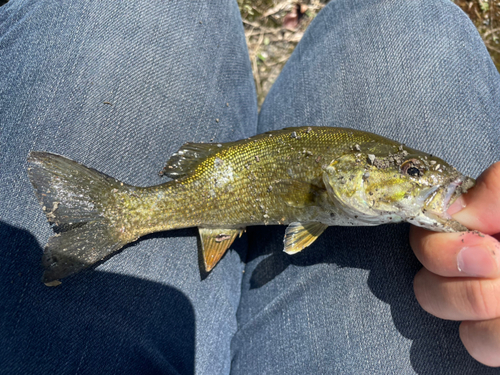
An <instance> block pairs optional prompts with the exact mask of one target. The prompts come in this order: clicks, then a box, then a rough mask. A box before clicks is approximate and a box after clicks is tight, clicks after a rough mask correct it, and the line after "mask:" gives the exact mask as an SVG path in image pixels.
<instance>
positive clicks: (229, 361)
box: [0, 0, 500, 374]
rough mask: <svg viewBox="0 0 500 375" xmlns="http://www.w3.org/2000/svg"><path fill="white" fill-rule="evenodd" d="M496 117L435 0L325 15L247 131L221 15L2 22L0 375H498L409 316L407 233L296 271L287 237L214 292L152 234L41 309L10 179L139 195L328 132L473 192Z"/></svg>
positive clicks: (234, 23) (467, 45) (115, 11)
mask: <svg viewBox="0 0 500 375" xmlns="http://www.w3.org/2000/svg"><path fill="white" fill-rule="evenodd" d="M108 103H109V104H108ZM499 103H500V79H499V76H498V73H497V71H496V70H495V68H494V66H493V64H492V63H491V61H490V58H489V56H488V54H487V52H486V50H485V47H484V45H483V44H482V42H481V39H480V37H479V36H478V35H477V32H476V30H475V29H474V27H473V26H472V25H471V23H470V22H469V21H468V19H467V18H466V16H465V15H464V14H463V13H461V12H460V11H459V10H458V9H457V8H456V7H455V6H454V5H453V4H451V3H450V2H448V1H447V0H443V1H435V0H433V1H411V2H410V1H408V2H402V1H381V0H379V1H370V0H364V1H347V0H341V1H331V2H330V4H329V5H328V6H327V7H326V8H325V9H324V11H322V12H321V13H320V14H319V15H318V16H317V17H316V19H315V20H314V21H313V23H312V24H311V26H310V28H309V29H308V31H307V33H306V35H305V36H304V38H303V40H302V41H301V42H300V44H299V45H298V46H297V48H296V51H295V52H294V54H293V56H292V58H291V59H290V61H289V62H288V63H287V65H286V67H285V69H284V70H283V72H282V74H281V76H280V77H279V79H278V81H277V82H276V84H275V85H274V86H273V88H272V90H271V92H270V94H269V95H268V97H267V98H266V101H265V103H264V105H263V108H262V111H261V113H260V116H259V119H258V121H257V106H256V98H255V90H254V84H253V79H252V75H251V70H250V63H249V61H248V54H247V50H246V45H245V39H244V35H243V29H242V26H241V19H240V16H239V12H238V8H237V5H236V3H235V2H234V1H232V2H222V1H218V2H208V1H204V0H200V1H162V2H160V1H150V2H116V1H95V2H94V1H86V2H69V1H68V2H66V3H63V2H54V1H16V0H11V1H10V2H9V3H8V4H7V5H6V6H4V7H2V8H0V129H1V137H0V139H1V153H0V168H1V172H0V173H1V176H0V202H1V203H2V204H1V206H0V220H1V222H0V239H1V240H0V241H1V242H0V244H1V245H0V249H1V250H0V260H1V263H0V264H1V270H0V283H1V285H2V289H0V300H1V301H2V304H1V305H0V373H6V374H52V373H58V374H74V373H77V374H95V373H121V374H129V373H130V374H137V373H141V374H142V373H173V374H175V373H182V374H190V373H197V374H227V373H230V372H232V373H234V374H239V373H241V374H264V373H269V374H298V373H307V374H315V373H316V374H323V373H324V374H327V373H366V374H373V373H383V374H387V373H394V374H411V373H419V374H488V373H498V370H495V369H489V368H486V367H485V366H482V365H480V364H479V363H477V362H475V361H474V360H473V359H472V358H471V357H470V356H469V355H468V354H467V353H466V351H465V349H464V348H463V346H462V344H461V343H460V340H459V338H458V324H457V323H455V322H447V321H443V320H439V319H437V318H433V317H432V316H430V315H429V314H427V313H425V312H424V311H423V310H422V309H421V308H420V307H419V306H418V304H417V302H416V299H415V297H414V295H413V290H412V279H413V277H414V275H415V273H416V271H417V270H418V269H419V268H420V267H421V266H420V265H419V263H418V261H417V260H416V259H415V257H414V256H413V254H412V252H411V249H410V248H409V246H408V226H406V225H397V226H391V227H389V226H385V227H376V228H338V227H336V228H329V229H328V230H327V231H326V232H325V233H324V234H323V235H322V236H321V237H320V238H319V239H318V240H317V241H316V242H315V243H314V244H313V245H312V246H311V247H310V248H308V249H306V250H304V251H303V252H302V253H300V254H297V255H295V256H288V255H286V254H284V253H282V249H283V244H282V238H283V234H284V227H253V228H249V230H248V233H247V235H244V236H243V238H242V239H240V240H237V241H236V242H235V244H234V245H233V246H232V250H231V251H229V252H228V254H226V256H225V257H224V258H223V259H222V261H221V262H220V263H219V264H218V265H217V267H215V269H214V270H213V271H212V272H211V273H210V274H209V275H202V274H200V271H199V255H198V253H197V246H196V245H197V243H196V242H197V239H196V230H195V229H188V230H177V231H170V232H166V233H158V234H154V235H149V236H146V237H145V238H143V239H141V240H139V241H137V242H136V243H134V244H132V245H129V246H127V247H126V248H125V249H124V250H123V251H121V252H120V253H119V254H117V255H115V256H114V257H112V258H111V259H109V260H108V261H106V262H104V263H102V264H101V265H99V266H98V267H96V268H93V269H92V270H89V271H84V272H82V273H80V274H79V275H77V276H75V277H70V278H68V279H66V280H64V281H63V285H61V286H60V287H57V288H47V287H45V286H44V285H43V284H41V283H40V281H39V278H40V276H41V270H40V266H39V264H40V258H41V253H42V247H43V245H44V244H45V242H46V240H47V238H48V237H49V236H50V235H51V234H52V230H51V229H50V227H49V225H48V224H47V222H46V219H45V217H44V215H43V213H42V211H41V210H40V207H39V205H38V202H37V201H36V198H35V196H34V194H33V191H32V188H31V186H30V184H29V181H28V179H27V176H26V173H25V168H26V165H25V160H26V156H27V154H28V152H29V151H30V150H44V151H51V152H56V153H59V154H63V155H65V156H67V157H70V158H72V159H75V160H78V161H80V162H82V163H84V164H86V165H88V166H91V167H93V168H96V169H98V170H100V171H102V172H104V173H107V174H109V175H112V176H113V177H116V178H119V179H121V180H124V181H125V182H127V183H130V184H137V185H142V186H145V185H152V184H157V183H160V182H162V181H163V180H161V179H160V178H159V177H157V172H158V171H159V170H160V169H161V168H162V167H163V164H164V162H165V161H166V159H167V158H168V157H169V156H170V154H171V153H172V152H175V151H176V150H177V149H178V148H179V147H180V146H181V145H182V144H183V143H184V142H188V141H189V142H201V141H203V142H209V141H215V142H224V141H230V140H235V139H239V138H243V137H248V136H250V135H253V134H255V133H257V132H262V131H266V130H271V129H279V128H283V127H289V126H302V125H311V126H314V125H329V126H347V127H353V128H358V129H362V130H369V131H373V132H376V133H379V134H381V135H385V136H389V137H391V138H393V139H397V140H400V141H403V142H405V143H407V144H408V145H409V146H411V147H415V148H420V149H423V150H426V151H428V152H431V153H434V154H436V155H439V156H441V157H443V158H445V159H447V160H448V161H449V162H450V163H452V164H453V165H455V166H456V167H457V168H459V169H460V170H462V171H464V172H466V173H469V174H471V175H473V176H476V175H477V174H478V173H480V172H481V171H482V170H483V169H484V168H485V167H487V166H488V165H489V164H491V163H492V162H493V161H495V158H496V157H497V156H496V154H498V150H499V149H500V147H499V146H500V145H499V125H500V123H499V119H500V109H499V108H500V106H499ZM247 244H248V246H247ZM247 247H248V252H247ZM244 262H245V263H246V264H245V263H244Z"/></svg>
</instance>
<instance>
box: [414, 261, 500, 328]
mask: <svg viewBox="0 0 500 375" xmlns="http://www.w3.org/2000/svg"><path fill="white" fill-rule="evenodd" d="M413 289H414V291H415V296H416V297H417V300H418V303H419V304H420V306H422V308H423V309H424V310H425V311H427V312H429V313H430V314H432V315H435V316H437V317H438V318H441V319H448V320H487V319H494V318H498V317H500V279H476V278H458V277H442V276H438V275H436V274H433V273H432V272H430V271H428V270H427V269H425V268H423V269H421V270H420V271H419V272H418V273H417V275H416V276H415V280H414V282H413Z"/></svg>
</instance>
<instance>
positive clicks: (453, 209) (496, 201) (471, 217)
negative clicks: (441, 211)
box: [448, 162, 500, 234]
mask: <svg viewBox="0 0 500 375" xmlns="http://www.w3.org/2000/svg"><path fill="white" fill-rule="evenodd" d="M448 213H449V214H450V215H452V216H453V218H454V219H455V220H457V221H459V222H460V223H462V224H463V225H465V226H466V227H467V228H469V229H474V230H478V231H480V232H483V233H486V234H495V233H499V232H500V162H497V163H495V164H493V165H491V166H490V167H489V168H488V169H486V170H485V171H484V172H483V173H482V174H481V176H479V178H478V179H477V181H476V185H475V186H474V187H473V188H471V189H470V190H469V191H468V192H467V194H464V195H461V196H460V197H459V198H458V199H457V200H456V201H455V202H454V203H453V204H452V205H451V206H450V208H449V209H448Z"/></svg>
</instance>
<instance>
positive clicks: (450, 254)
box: [410, 226, 500, 278]
mask: <svg viewBox="0 0 500 375" xmlns="http://www.w3.org/2000/svg"><path fill="white" fill-rule="evenodd" d="M410 245H411V247H412V249H413V251H414V252H415V255H416V256H417V258H418V260H419V261H420V262H421V263H422V264H423V266H424V267H425V268H427V269H428V270H429V271H431V272H432V273H435V274H437V275H440V276H448V277H488V278H495V277H499V276H500V243H499V242H498V241H497V240H496V239H495V238H493V237H490V236H487V235H482V234H480V233H477V232H464V233H436V232H430V231H428V230H425V229H423V228H420V227H415V226H412V228H411V230H410Z"/></svg>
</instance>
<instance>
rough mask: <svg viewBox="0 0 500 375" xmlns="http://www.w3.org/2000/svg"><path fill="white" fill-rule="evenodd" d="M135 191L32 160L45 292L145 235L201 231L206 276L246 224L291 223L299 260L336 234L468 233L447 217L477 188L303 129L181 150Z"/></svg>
mask: <svg viewBox="0 0 500 375" xmlns="http://www.w3.org/2000/svg"><path fill="white" fill-rule="evenodd" d="M160 174H162V175H166V176H168V177H170V178H171V179H172V180H171V181H168V182H166V183H164V184H161V185H156V186H150V187H137V186H131V185H128V184H125V183H123V182H120V181H118V180H116V179H114V178H112V177H109V176H107V175H104V174H102V173H100V172H98V171H96V170H94V169H90V168H87V167H85V166H84V165H82V164H80V163H77V162H75V161H73V160H70V159H67V158H65V157H63V156H60V155H56V154H51V153H47V152H31V153H30V155H29V157H28V176H29V178H30V181H31V183H32V185H33V187H34V189H35V193H36V196H37V198H38V200H39V201H40V204H41V206H42V209H43V211H44V213H45V215H46V217H47V220H48V221H49V222H50V223H52V224H55V225H56V226H61V227H66V229H67V230H66V231H63V232H61V233H58V234H56V235H54V236H52V237H51V238H49V240H48V243H47V245H46V246H45V249H44V254H43V257H42V263H43V265H44V268H45V272H44V274H43V278H42V281H43V282H44V283H46V284H47V285H49V286H52V285H57V284H59V281H58V280H59V279H61V278H64V277H66V276H69V275H71V274H74V273H76V272H78V271H80V270H82V269H84V268H86V267H88V266H90V265H92V264H94V263H96V262H98V261H100V260H103V259H104V258H106V257H108V256H109V255H111V254H112V253H113V252H115V251H117V250H118V249H120V248H121V247H123V246H124V245H126V244H128V243H130V242H133V241H135V240H137V239H138V238H139V237H141V236H143V235H146V234H149V233H153V232H158V231H165V230H171V229H178V228H187V227H198V229H199V233H200V237H201V243H202V253H203V257H204V263H205V269H206V271H210V270H211V269H212V268H213V267H214V266H215V265H216V264H217V262H218V261H219V260H220V259H221V258H222V256H223V255H224V253H225V252H226V250H227V249H228V248H229V246H230V245H231V244H232V243H233V241H234V240H235V239H236V237H238V236H241V234H242V233H243V231H244V230H245V227H247V226H250V225H275V224H280V225H288V227H287V229H286V232H285V238H284V251H285V252H287V253H289V254H294V253H297V252H299V251H301V250H303V249H304V248H305V247H307V246H309V245H311V244H312V243H313V242H314V241H315V240H316V238H318V236H320V235H321V233H322V232H323V231H324V230H325V229H326V228H327V227H328V226H331V225H342V226H351V225H352V226H366V225H369V226H371V225H380V224H385V223H398V222H403V221H405V222H409V223H412V224H414V225H417V226H421V227H424V228H428V229H431V230H434V231H443V232H456V231H463V230H467V228H465V227H464V226H463V225H461V224H460V223H458V222H457V221H455V220H453V219H452V218H451V216H450V215H449V214H447V212H446V211H447V209H448V207H449V206H450V205H451V204H452V203H453V202H454V201H455V200H456V198H457V197H458V196H459V195H461V194H463V193H465V192H467V190H468V189H469V188H471V187H472V186H474V184H475V181H474V179H472V178H470V177H467V176H464V175H462V174H461V173H460V172H458V171H457V170H456V169H455V168H453V167H451V166H450V165H449V164H447V163H446V162H445V161H444V160H442V159H440V158H438V157H435V156H432V155H429V154H426V153H424V152H420V151H417V150H414V149H411V148H409V147H406V146H405V145H403V144H401V143H399V142H396V141H392V140H390V139H387V138H384V137H381V136H378V135H376V134H372V133H368V132H363V131H359V130H354V129H347V128H332V127H299V128H288V129H283V130H278V131H271V132H268V133H264V134H259V135H256V136H254V137H251V138H248V139H243V140H240V141H236V142H228V143H222V144H221V143H219V144H215V143H186V144H185V145H183V146H182V147H181V148H180V149H179V151H177V152H176V153H175V154H173V155H172V157H171V158H170V160H168V162H167V164H166V166H165V168H164V169H163V171H162V172H161V173H160Z"/></svg>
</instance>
